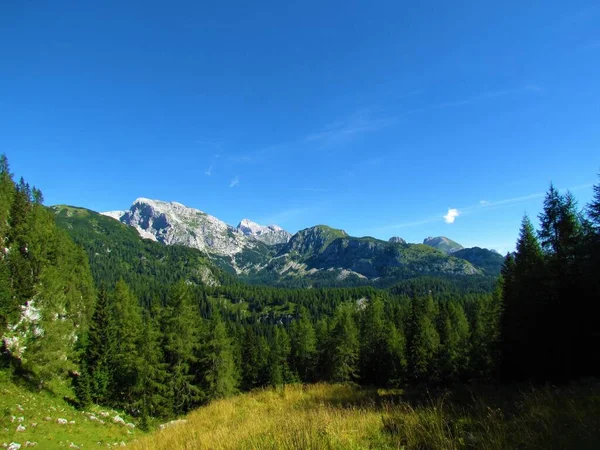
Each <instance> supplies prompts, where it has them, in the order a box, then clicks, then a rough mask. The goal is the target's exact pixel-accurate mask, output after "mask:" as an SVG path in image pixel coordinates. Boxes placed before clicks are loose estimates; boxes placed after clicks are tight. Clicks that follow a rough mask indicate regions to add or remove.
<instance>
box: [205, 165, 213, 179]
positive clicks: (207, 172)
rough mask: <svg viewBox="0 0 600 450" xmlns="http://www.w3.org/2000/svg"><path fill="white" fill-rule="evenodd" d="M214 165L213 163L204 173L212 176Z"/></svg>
mask: <svg viewBox="0 0 600 450" xmlns="http://www.w3.org/2000/svg"><path fill="white" fill-rule="evenodd" d="M212 170H213V166H212V165H211V166H210V167H209V168H208V169H206V170H205V171H204V175H206V176H207V177H210V176H211V175H212Z"/></svg>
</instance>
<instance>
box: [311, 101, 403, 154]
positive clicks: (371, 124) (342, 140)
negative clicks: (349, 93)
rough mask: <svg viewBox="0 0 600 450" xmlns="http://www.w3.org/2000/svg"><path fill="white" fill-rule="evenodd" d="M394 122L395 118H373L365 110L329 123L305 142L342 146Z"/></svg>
mask: <svg viewBox="0 0 600 450" xmlns="http://www.w3.org/2000/svg"><path fill="white" fill-rule="evenodd" d="M396 122H397V118H396V117H375V116H374V115H373V113H372V111H371V110H369V109H365V110H362V111H358V112H356V113H354V114H352V115H351V116H349V117H347V118H345V119H342V120H338V121H336V122H333V123H330V124H329V125H327V126H325V127H324V129H323V130H321V131H319V132H317V133H312V134H309V135H308V136H306V141H308V142H314V143H318V144H320V145H321V147H329V146H333V145H342V144H346V143H348V142H350V141H352V140H353V139H355V138H357V137H358V136H360V135H361V134H364V133H369V132H373V131H378V130H381V129H383V128H385V127H388V126H390V125H393V124H394V123H396Z"/></svg>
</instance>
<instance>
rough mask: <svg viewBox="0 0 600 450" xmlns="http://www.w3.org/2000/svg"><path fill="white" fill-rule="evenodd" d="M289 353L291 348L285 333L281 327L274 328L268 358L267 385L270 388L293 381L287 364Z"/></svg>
mask: <svg viewBox="0 0 600 450" xmlns="http://www.w3.org/2000/svg"><path fill="white" fill-rule="evenodd" d="M291 352H292V347H291V344H290V338H289V336H288V333H287V331H286V330H285V328H283V327H275V337H274V339H273V342H272V345H271V350H270V357H269V370H270V373H269V384H271V386H281V385H283V384H287V383H291V382H293V381H295V380H294V377H293V374H292V371H291V370H290V364H289V359H290V354H291Z"/></svg>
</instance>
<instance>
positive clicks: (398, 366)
mask: <svg viewBox="0 0 600 450" xmlns="http://www.w3.org/2000/svg"><path fill="white" fill-rule="evenodd" d="M385 335H386V340H387V342H386V347H387V355H388V359H389V361H388V365H389V372H388V384H391V385H392V386H401V385H402V384H403V383H404V381H405V379H406V369H407V360H406V338H405V336H404V333H403V331H402V330H401V329H398V328H397V327H396V325H395V324H394V323H393V322H391V321H389V322H387V323H386V333H385Z"/></svg>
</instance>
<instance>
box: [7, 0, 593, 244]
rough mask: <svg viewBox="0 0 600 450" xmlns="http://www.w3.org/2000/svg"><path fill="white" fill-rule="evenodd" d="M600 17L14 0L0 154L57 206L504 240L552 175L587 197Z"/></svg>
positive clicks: (333, 5)
mask: <svg viewBox="0 0 600 450" xmlns="http://www.w3.org/2000/svg"><path fill="white" fill-rule="evenodd" d="M599 23H600V4H599V3H598V1H597V0H593V1H581V2H580V1H570V2H565V1H553V0H545V1H527V2H523V1H505V2H488V1H470V2H462V1H455V2H447V1H438V2H433V1H427V2H414V1H413V2H399V1H389V2H379V1H362V2H355V1H343V2H342V1H340V2H324V1H318V2H313V1H303V2H282V1H276V2H247V1H245V2H230V1H223V2H198V1H189V2H180V1H169V2H165V1H160V2H159V1H148V0H145V1H130V0H128V1H107V0H105V1H97V2H89V1H79V0H73V1H62V0H53V1H42V2H33V1H24V0H10V1H2V2H1V3H0V152H5V153H6V154H7V155H8V157H9V160H10V162H11V165H12V169H13V172H15V173H16V174H17V175H23V176H25V177H26V179H27V180H28V181H30V182H32V183H34V184H36V185H37V186H39V187H41V188H42V190H43V192H44V193H45V196H46V203H47V204H55V203H67V204H72V205H80V206H85V207H88V208H91V209H94V210H98V211H105V210H114V209H126V208H128V207H129V205H130V204H131V203H132V201H133V200H134V199H135V198H137V197H150V198H156V199H162V200H176V201H179V202H181V203H184V204H186V205H189V206H192V207H196V208H199V209H202V210H204V211H206V212H208V213H210V214H213V215H215V216H217V217H219V218H221V219H223V220H225V221H226V222H228V223H231V224H237V222H238V221H239V220H240V219H241V218H243V217H248V218H251V219H253V220H256V221H259V222H263V223H264V222H269V223H270V222H275V223H278V224H280V225H282V226H283V227H285V228H287V229H289V230H290V231H297V230H298V229H301V228H304V227H307V226H311V225H315V224H319V223H326V224H329V225H331V226H334V227H339V228H343V229H345V230H346V231H348V232H349V233H350V234H353V235H373V236H376V237H380V238H386V239H387V238H389V237H390V236H392V235H398V236H402V237H404V238H405V239H407V240H408V241H411V242H416V241H421V240H422V239H423V238H424V237H426V236H428V235H446V236H449V237H450V238H453V239H455V240H457V241H459V242H461V243H463V244H465V245H468V246H472V245H479V246H486V247H491V248H496V249H499V250H501V251H505V250H507V249H509V248H511V247H512V246H513V243H514V241H515V238H516V235H517V232H518V226H519V223H520V220H521V216H522V214H523V213H524V212H525V211H527V212H529V213H530V214H531V215H532V216H535V215H536V214H537V213H538V212H539V209H540V205H541V202H542V198H541V197H540V195H539V194H543V192H544V191H545V190H546V188H547V187H548V184H549V182H550V181H551V180H552V181H553V182H554V183H555V184H556V186H557V187H559V188H574V193H575V194H576V196H577V197H578V198H579V200H580V203H581V204H584V203H585V202H587V201H588V200H589V198H590V197H591V187H590V184H591V183H595V182H597V180H598V178H597V172H598V170H599V169H600V27H599V26H598V24H599ZM582 186H583V187H582ZM536 194H537V196H536ZM449 209H457V210H458V214H459V215H458V217H456V218H455V220H454V223H450V224H449V223H446V222H445V220H444V217H443V216H444V215H446V214H447V213H448V210H449Z"/></svg>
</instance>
